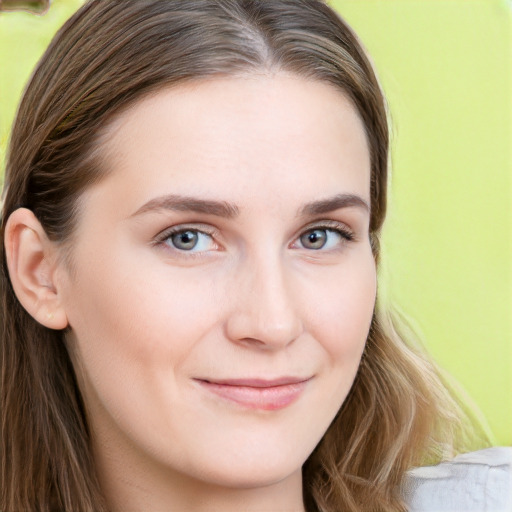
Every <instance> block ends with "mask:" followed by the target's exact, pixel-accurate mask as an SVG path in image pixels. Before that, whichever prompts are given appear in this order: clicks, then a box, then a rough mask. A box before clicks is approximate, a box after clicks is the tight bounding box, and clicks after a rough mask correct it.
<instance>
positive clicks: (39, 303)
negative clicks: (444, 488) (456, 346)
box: [0, 0, 466, 511]
mask: <svg viewBox="0 0 512 512" xmlns="http://www.w3.org/2000/svg"><path fill="white" fill-rule="evenodd" d="M387 155H388V130H387V119H386V111H385V104H384V99H383V96H382V93H381V91H380V88H379V86H378V83H377V80H376V78H375V75H374V73H373V71H372V68H371V66H370V64H369V62H368V59H367V58H366V56H365V54H364V52H363V50H362V49H361V46H360V44H359V43H358V41H357V39H356V38H355V36H354V35H353V34H352V32H351V31H350V29H349V28H348V27H347V26H346V24H345V23H344V22H343V21H342V20H340V19H339V18H338V17H337V16H336V15H335V14H334V13H333V11H331V10H330V9H329V8H328V7H327V6H326V5H325V4H323V3H321V2H319V1H316V0H304V1H297V0H279V1H272V2H266V1H256V0H218V1H211V0H208V1H207V0H186V1H162V0H152V1H144V2H143V1H134V2H105V1H98V0H96V1H91V2H88V3H87V4H86V5H85V6H84V7H83V8H82V9H81V10H80V11H79V12H78V13H77V14H76V15H75V16H73V18H72V19H71V20H69V22H68V23H67V24H66V25H65V26H64V27H63V29H62V30H61V31H60V32H59V34H58V35H57V36H56V38H55V39H54V41H53V42H52V44H51V45H50V48H49V49H48V50H47V52H46V54H45V55H44V57H43V58H42V60H41V62H40V64H39V66H38V68H37V70H36V72H35V74H34V76H33V78H32V81H31V83H30V85H29V87H28V89H27V91H26V94H25V97H24V99H23V101H22V103H21V106H20V110H19V113H18V117H17V121H16V123H15V126H14V130H13V134H12V140H11V146H10V153H9V160H8V164H7V173H6V179H5V192H4V205H3V216H2V234H3V236H2V241H3V242H2V243H4V250H3V251H2V254H3V258H4V263H3V269H4V272H3V275H2V297H3V304H2V311H3V312H4V316H3V324H4V326H3V341H2V501H1V503H0V508H1V509H2V510H9V511H10V510H77V511H78V510H80V511H82V510H90V511H100V510H122V511H129V510H197V511H199V510H223V511H229V510H247V511H249V510H301V511H303V510H307V511H316V510H322V511H339V510H344V511H345V510H347V511H351V510H354V511H355V510H364V511H367V510H393V511H395V510H404V507H405V503H404V499H403V496H402V495H401V493H400V486H401V484H402V483H403V482H404V476H405V473H406V471H407V470H408V469H410V468H411V467H413V466H419V465H422V464H428V463H432V462H437V461H439V460H440V459H441V458H442V457H445V456H451V455H453V454H454V453H456V452H457V451H463V450H464V449H465V448H466V446H465V442H466V440H465V439H464V438H463V437H460V436H458V433H459V431H462V426H461V424H462V423H461V422H460V421H459V419H458V418H457V414H458V413H457V408H456V407H455V406H454V404H453V403H452V402H451V400H450V399H449V398H448V396H447V394H446V393H445V391H444V388H443V386H442V384H441V383H440V380H439V377H438V375H437V373H436V371H435V369H434V368H433V367H432V365H431V364H430V363H428V362H427V360H426V359H425V358H423V357H422V356H421V355H419V354H418V353H417V352H416V351H414V350H412V349H411V348H408V347H407V346H406V345H405V344H404V342H403V341H402V339H401V337H400V335H399V334H398V333H397V332H396V330H395V329H394V327H393V324H392V323H391V321H390V320H389V318H388V316H387V315H386V314H385V312H384V311H381V310H380V308H379V307H377V308H375V300H376V264H377V262H378V255H379V232H380V229H381V226H382V223H383V221H384V216H385V210H386V169H387ZM407 499H408V498H407Z"/></svg>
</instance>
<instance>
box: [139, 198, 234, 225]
mask: <svg viewBox="0 0 512 512" xmlns="http://www.w3.org/2000/svg"><path fill="white" fill-rule="evenodd" d="M155 210H156V211H158V210H174V211H180V212H197V213H204V214H207V215H215V216H217V217H225V218H228V219H231V218H233V217H236V216H237V215H238V214H239V212H240V211H239V208H238V207H237V206H236V205H234V204H230V203H227V202H226V201H212V200H209V199H200V198H197V197H189V196H182V195H177V194H169V195H165V196H161V197H155V198H154V199H151V201H148V202H147V203H145V204H143V205H142V206H141V207H140V208H139V209H138V210H137V211H136V212H135V213H134V214H133V215H132V217H134V216H136V215H140V214H142V213H146V212H150V211H155Z"/></svg>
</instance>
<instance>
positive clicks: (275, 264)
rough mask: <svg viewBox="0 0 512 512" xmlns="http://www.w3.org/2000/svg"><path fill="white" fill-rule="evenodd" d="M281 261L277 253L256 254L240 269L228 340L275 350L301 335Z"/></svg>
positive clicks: (287, 275)
mask: <svg viewBox="0 0 512 512" xmlns="http://www.w3.org/2000/svg"><path fill="white" fill-rule="evenodd" d="M283 260H284V259H283V257H282V255H280V254H279V253H272V254H271V253H270V251H259V252H258V254H256V255H253V256H252V257H250V258H247V259H246V260H245V261H244V262H243V263H242V264H241V265H240V268H239V271H238V273H237V274H238V275H237V279H236V281H237V282H236V290H237V291H236V293H235V297H234V308H233V312H232V315H231V318H230V319H229V325H230V337H231V338H232V339H234V340H237V341H243V342H244V343H252V344H256V345H258V346H261V347H267V348H278V347H283V346H286V345H287V344H289V343H291V342H292V341H293V340H295V339H296V338H297V337H298V336H299V335H300V333H301V332H302V321H301V318H300V314H299V310H298V307H297V306H298V301H297V297H296V296H295V295H294V293H293V289H292V284H293V283H292V275H291V274H290V269H289V268H287V267H286V265H285V261H283Z"/></svg>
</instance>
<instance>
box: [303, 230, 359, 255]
mask: <svg viewBox="0 0 512 512" xmlns="http://www.w3.org/2000/svg"><path fill="white" fill-rule="evenodd" d="M299 240H300V244H301V245H302V247H304V248H305V249H311V250H315V251H318V250H320V249H324V250H328V249H334V248H335V247H337V246H339V245H341V244H342V243H343V242H344V241H351V240H353V235H352V233H350V232H348V231H346V230H345V229H342V228H341V227H336V228H330V227H316V228H314V229H309V230H307V231H306V232H304V233H303V234H302V235H301V236H300V237H299Z"/></svg>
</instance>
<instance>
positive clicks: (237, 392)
mask: <svg viewBox="0 0 512 512" xmlns="http://www.w3.org/2000/svg"><path fill="white" fill-rule="evenodd" d="M196 380H197V382H199V383H200V384H201V385H202V386H203V387H204V388H206V389H207V390H208V391H210V392H212V393H214V394H215V395H217V396H220V397H221V398H225V399H227V400H230V401H232V402H235V403H237V404H239V405H243V406H245V407H247V408H249V409H261V410H265V411H275V410H277V409H282V408H284V407H286V406H288V405H290V404H291V403H293V402H294V401H295V400H297V399H298V398H299V396H300V395H301V393H302V392H303V391H304V388H305V387H306V384H307V382H308V381H309V380H310V378H303V377H302V378H297V377H280V378H277V379H271V380H266V379H225V380H206V379H196Z"/></svg>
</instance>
